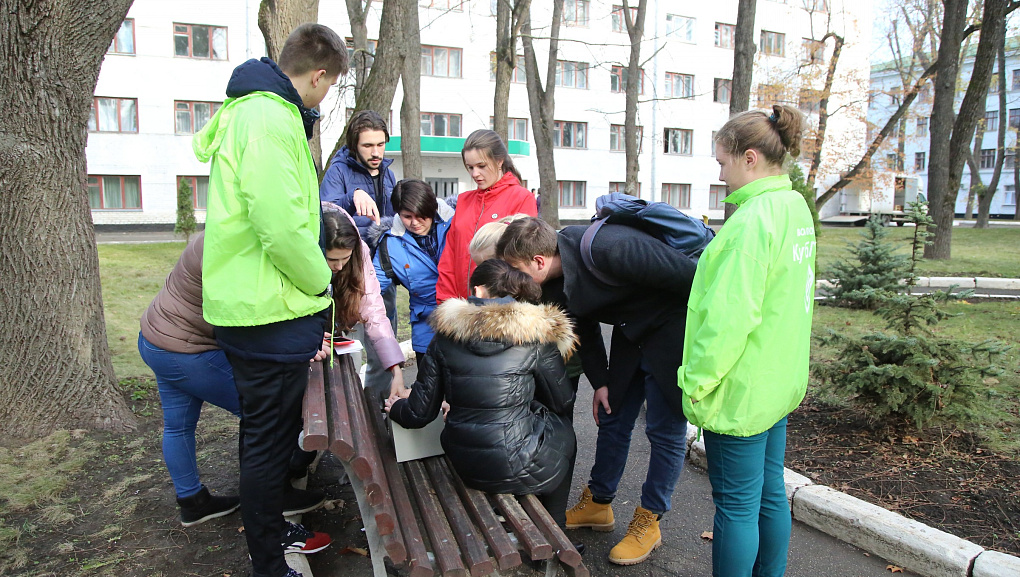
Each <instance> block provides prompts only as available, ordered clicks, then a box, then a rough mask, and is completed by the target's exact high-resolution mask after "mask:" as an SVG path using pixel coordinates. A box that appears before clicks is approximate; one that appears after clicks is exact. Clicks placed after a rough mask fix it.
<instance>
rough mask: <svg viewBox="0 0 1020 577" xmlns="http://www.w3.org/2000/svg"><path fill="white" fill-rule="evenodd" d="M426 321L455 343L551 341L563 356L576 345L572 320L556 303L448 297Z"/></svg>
mask: <svg viewBox="0 0 1020 577" xmlns="http://www.w3.org/2000/svg"><path fill="white" fill-rule="evenodd" d="M429 322H430V323H431V324H432V328H434V329H435V331H436V333H438V334H441V335H443V336H445V337H447V338H449V339H451V340H454V341H458V342H471V341H477V340H482V341H501V342H505V343H510V344H513V345H524V344H532V343H554V344H555V345H556V348H557V349H559V351H560V354H561V355H563V357H564V358H569V357H570V355H571V354H572V353H573V352H574V349H575V348H576V347H577V336H576V335H574V326H573V323H572V322H571V321H570V318H569V317H567V315H566V313H564V312H563V311H562V310H561V309H560V308H559V307H557V306H556V305H533V304H528V303H520V302H513V303H494V304H487V305H484V306H478V305H475V304H473V303H469V302H468V301H466V300H465V299H459V298H458V299H449V300H447V301H446V302H444V303H443V304H441V305H439V307H437V308H436V310H435V311H434V312H433V313H432V315H431V317H430V318H429Z"/></svg>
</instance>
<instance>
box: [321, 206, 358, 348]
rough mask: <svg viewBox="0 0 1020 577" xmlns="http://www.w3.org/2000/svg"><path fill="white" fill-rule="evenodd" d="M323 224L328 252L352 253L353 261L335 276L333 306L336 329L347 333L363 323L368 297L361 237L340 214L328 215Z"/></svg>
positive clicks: (323, 219) (334, 212) (323, 215)
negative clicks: (344, 251)
mask: <svg viewBox="0 0 1020 577" xmlns="http://www.w3.org/2000/svg"><path fill="white" fill-rule="evenodd" d="M322 224H323V228H324V229H325V234H326V236H325V242H324V246H325V248H326V250H327V251H330V250H332V249H335V248H339V249H347V250H350V251H351V260H349V261H347V264H345V265H344V268H343V269H341V270H340V272H338V273H336V274H334V275H333V306H334V307H335V308H336V324H337V326H335V327H333V329H334V330H336V329H338V328H339V329H343V330H347V329H350V328H351V327H353V326H354V325H356V324H358V322H359V321H361V320H362V319H361V313H360V310H361V298H362V297H363V296H365V276H364V259H362V257H361V236H360V235H359V234H358V229H357V227H355V226H354V224H353V223H351V221H350V220H348V218H347V217H346V216H344V215H343V214H341V213H340V212H338V211H330V212H324V213H323V214H322Z"/></svg>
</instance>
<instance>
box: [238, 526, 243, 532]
mask: <svg viewBox="0 0 1020 577" xmlns="http://www.w3.org/2000/svg"><path fill="white" fill-rule="evenodd" d="M237 532H238V533H244V525H241V526H240V527H238V528H237Z"/></svg>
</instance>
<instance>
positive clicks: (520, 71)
mask: <svg viewBox="0 0 1020 577" xmlns="http://www.w3.org/2000/svg"><path fill="white" fill-rule="evenodd" d="M526 70H527V69H526V68H524V55H523V54H518V55H517V64H516V65H514V69H513V72H511V73H510V82H511V84H524V83H525V82H527V81H528V75H527V72H526ZM489 80H492V81H495V80H496V53H495V52H489Z"/></svg>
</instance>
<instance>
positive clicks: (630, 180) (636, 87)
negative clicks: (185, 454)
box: [623, 0, 655, 198]
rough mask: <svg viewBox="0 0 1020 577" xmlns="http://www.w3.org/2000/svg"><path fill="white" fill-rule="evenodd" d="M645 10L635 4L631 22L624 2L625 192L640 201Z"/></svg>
mask: <svg viewBox="0 0 1020 577" xmlns="http://www.w3.org/2000/svg"><path fill="white" fill-rule="evenodd" d="M647 8H648V0H638V8H637V15H636V16H637V17H636V18H635V19H631V17H630V6H629V4H628V2H627V0H623V18H624V22H626V24H627V35H628V36H629V37H630V60H629V61H628V63H627V86H626V90H627V104H626V117H625V120H624V128H623V131H624V141H625V143H624V144H625V146H624V148H625V149H626V155H627V179H626V184H625V185H624V186H625V189H624V190H626V191H627V194H629V195H631V196H636V197H639V198H640V196H641V192H640V190H639V189H638V168H639V166H638V154H639V153H640V152H641V149H640V144H641V142H640V141H639V140H638V128H637V105H638V97H639V96H640V94H641V83H642V81H643V80H644V78H642V74H641V36H642V35H643V34H644V30H645V11H646V10H647ZM654 197H655V191H651V196H650V198H654Z"/></svg>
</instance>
